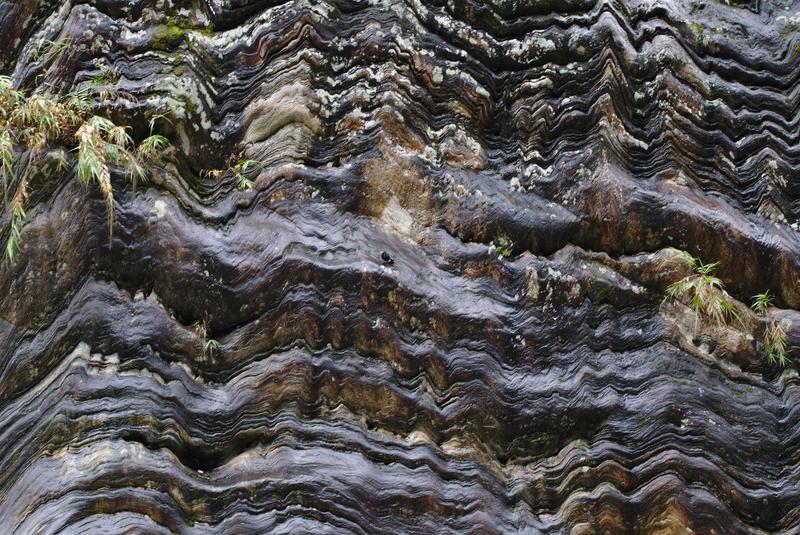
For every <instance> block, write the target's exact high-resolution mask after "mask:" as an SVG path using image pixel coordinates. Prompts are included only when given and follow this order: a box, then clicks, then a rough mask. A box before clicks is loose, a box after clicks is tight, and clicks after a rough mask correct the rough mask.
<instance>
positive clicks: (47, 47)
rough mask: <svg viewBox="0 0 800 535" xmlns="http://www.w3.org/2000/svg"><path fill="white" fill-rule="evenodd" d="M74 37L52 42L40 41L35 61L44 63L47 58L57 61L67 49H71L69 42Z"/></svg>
mask: <svg viewBox="0 0 800 535" xmlns="http://www.w3.org/2000/svg"><path fill="white" fill-rule="evenodd" d="M71 37H72V35H71V34H70V35H67V37H65V38H63V39H59V40H58V41H50V40H49V39H40V40H39V43H38V44H37V46H36V54H35V55H34V57H33V59H34V61H42V60H44V59H45V58H46V57H48V56H49V57H50V58H51V59H56V58H58V56H60V55H61V54H62V52H64V51H65V50H66V49H67V48H69V42H70V39H71Z"/></svg>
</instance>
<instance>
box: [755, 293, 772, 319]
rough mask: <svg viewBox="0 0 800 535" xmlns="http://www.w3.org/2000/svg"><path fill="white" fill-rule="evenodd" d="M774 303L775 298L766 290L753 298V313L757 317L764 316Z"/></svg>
mask: <svg viewBox="0 0 800 535" xmlns="http://www.w3.org/2000/svg"><path fill="white" fill-rule="evenodd" d="M774 303H775V297H774V296H773V295H772V294H771V293H769V290H767V291H766V292H764V293H760V294H756V295H754V296H753V305H752V308H753V312H755V313H756V314H758V315H759V316H761V315H764V314H765V313H766V312H767V310H768V309H769V308H770V307H771V306H772V305H773V304H774Z"/></svg>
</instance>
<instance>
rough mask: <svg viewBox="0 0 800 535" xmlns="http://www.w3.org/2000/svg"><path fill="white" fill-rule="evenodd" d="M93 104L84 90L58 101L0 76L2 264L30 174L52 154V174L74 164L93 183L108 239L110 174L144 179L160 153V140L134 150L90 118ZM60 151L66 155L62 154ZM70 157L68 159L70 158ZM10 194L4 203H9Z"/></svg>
mask: <svg viewBox="0 0 800 535" xmlns="http://www.w3.org/2000/svg"><path fill="white" fill-rule="evenodd" d="M93 108H94V99H93V97H92V95H91V94H90V93H89V92H88V91H85V90H84V91H78V92H73V93H70V94H67V95H63V96H58V95H54V94H51V93H48V92H39V93H37V92H34V93H32V94H30V95H28V94H26V93H25V92H24V91H22V90H19V89H16V88H15V87H14V86H13V83H12V80H11V78H10V77H7V76H0V173H2V188H3V205H4V207H5V208H7V209H9V210H10V213H11V217H10V222H9V229H8V237H7V240H6V246H5V248H4V253H3V256H4V259H5V261H6V262H8V263H11V262H13V261H14V260H15V259H16V257H17V253H18V251H19V248H20V246H21V243H22V239H21V238H22V227H23V225H24V223H25V213H26V202H27V200H28V197H29V191H28V190H29V187H30V179H31V175H32V174H33V173H35V172H37V171H36V170H37V169H40V168H41V166H42V164H43V163H45V162H46V161H47V160H48V159H49V157H50V156H49V155H51V154H52V153H53V150H52V149H54V148H59V149H60V150H58V151H55V152H56V154H58V156H57V158H56V165H55V170H56V171H58V172H61V173H63V172H65V171H67V170H68V169H70V168H71V167H72V165H73V163H74V165H75V171H76V176H77V178H78V180H80V181H81V183H83V184H84V185H86V186H89V185H91V184H94V183H96V184H97V185H98V186H99V188H100V191H101V193H102V195H103V198H104V200H105V203H106V211H107V213H108V225H109V227H108V228H109V240H110V239H111V233H112V231H113V221H114V194H113V190H112V187H111V174H112V170H122V171H125V172H126V173H127V174H128V176H129V178H130V180H131V181H132V182H133V184H134V188H135V184H136V181H137V180H144V179H145V178H146V172H145V168H144V163H145V162H147V161H150V160H153V159H154V158H157V157H158V156H159V155H160V153H161V151H162V150H163V149H164V148H166V146H167V140H166V139H165V138H164V137H163V136H159V135H155V134H153V132H152V126H153V125H152V124H151V132H150V136H149V137H148V138H146V139H145V140H144V141H142V143H141V144H139V145H138V146H137V145H136V144H135V143H134V141H133V139H132V138H131V137H130V135H129V134H128V132H127V130H128V128H127V127H125V126H117V125H116V124H114V123H113V122H112V121H110V120H109V119H106V118H104V117H101V116H99V115H93V114H92V111H93ZM64 149H66V150H64ZM71 153H74V156H70V154H71ZM9 195H10V200H9Z"/></svg>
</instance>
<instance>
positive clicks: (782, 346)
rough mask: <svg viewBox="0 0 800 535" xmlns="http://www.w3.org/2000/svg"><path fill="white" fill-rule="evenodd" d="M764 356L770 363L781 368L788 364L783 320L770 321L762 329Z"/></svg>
mask: <svg viewBox="0 0 800 535" xmlns="http://www.w3.org/2000/svg"><path fill="white" fill-rule="evenodd" d="M764 357H765V358H766V359H767V362H769V363H770V364H772V365H778V366H780V367H782V368H784V367H786V366H787V365H788V364H789V357H788V356H787V354H786V328H785V324H784V322H783V321H776V320H772V321H770V323H769V325H768V326H767V328H766V329H765V331H764Z"/></svg>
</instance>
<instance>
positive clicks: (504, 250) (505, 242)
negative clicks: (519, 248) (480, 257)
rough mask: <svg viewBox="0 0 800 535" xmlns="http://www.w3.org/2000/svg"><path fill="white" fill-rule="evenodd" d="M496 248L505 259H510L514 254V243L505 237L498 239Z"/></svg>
mask: <svg viewBox="0 0 800 535" xmlns="http://www.w3.org/2000/svg"><path fill="white" fill-rule="evenodd" d="M494 247H495V249H497V252H498V253H500V256H502V257H503V258H509V257H510V256H511V255H512V254H513V252H514V242H513V241H511V240H510V239H509V238H507V237H505V236H500V237H499V238H497V242H496V243H494Z"/></svg>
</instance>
